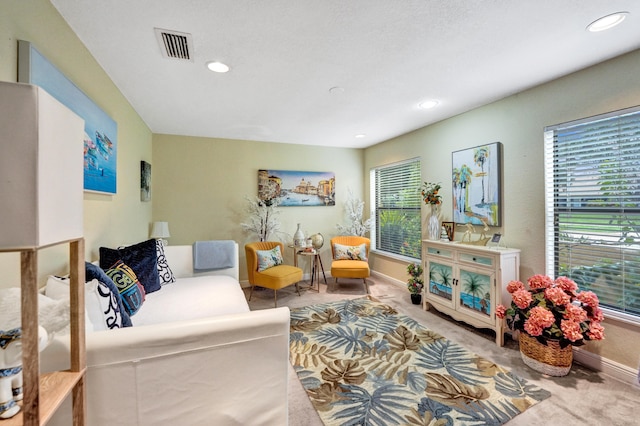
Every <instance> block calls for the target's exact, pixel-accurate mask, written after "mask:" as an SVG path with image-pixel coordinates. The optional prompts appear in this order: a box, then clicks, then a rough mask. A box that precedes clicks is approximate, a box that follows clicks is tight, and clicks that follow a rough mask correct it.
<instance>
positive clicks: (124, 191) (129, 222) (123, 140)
mask: <svg viewBox="0 0 640 426" xmlns="http://www.w3.org/2000/svg"><path fill="white" fill-rule="evenodd" d="M17 40H26V41H30V42H31V43H33V45H34V46H35V47H36V48H37V49H38V50H39V51H40V52H41V53H42V54H43V55H44V56H45V57H47V59H49V60H50V61H51V62H52V63H53V64H54V65H56V66H57V67H58V69H60V71H62V72H63V73H64V74H65V75H66V76H67V77H68V78H69V79H70V80H71V81H73V82H74V83H75V85H76V86H78V87H79V88H80V89H81V90H83V91H84V92H85V93H86V94H87V96H89V97H90V98H91V99H92V100H93V101H94V102H95V103H96V104H97V105H98V106H99V107H100V108H102V109H103V110H104V111H105V112H106V113H107V114H108V115H109V116H110V117H111V118H113V119H114V120H115V121H116V123H117V124H118V138H117V143H118V169H117V174H118V177H117V179H118V181H117V194H116V195H102V194H95V193H85V195H84V235H85V246H86V257H87V258H88V259H92V260H93V259H97V257H98V248H99V247H100V246H101V245H105V246H110V247H112V246H115V245H120V244H123V243H129V242H136V241H140V240H142V239H144V238H147V237H148V229H149V222H150V221H151V203H143V202H141V201H140V160H146V161H148V162H152V161H151V160H152V159H151V132H150V130H149V128H148V127H147V126H146V125H145V123H144V122H143V121H142V120H141V119H140V117H139V116H138V114H137V113H136V112H135V111H134V110H133V109H132V108H131V105H129V103H128V102H127V100H126V99H125V98H124V97H123V96H122V94H121V93H120V91H119V90H118V88H117V87H116V86H115V85H114V84H113V82H112V81H111V80H110V79H109V77H108V76H107V74H106V73H105V72H104V71H103V70H102V68H101V67H100V66H99V65H98V63H97V62H96V61H95V60H94V58H93V57H92V56H91V54H90V53H89V52H88V51H87V49H86V48H85V46H84V45H83V44H82V42H81V41H80V40H79V39H78V38H77V37H76V35H75V34H74V33H73V31H72V30H71V29H70V28H69V26H68V25H67V24H66V22H65V21H64V20H63V19H62V18H61V17H60V15H59V14H58V12H57V10H56V9H55V8H54V7H53V6H52V5H51V4H50V3H49V1H47V0H25V1H5V0H3V1H2V2H0V80H3V81H12V82H15V81H17V63H18V50H17V49H18V41H17ZM3 202H4V201H3ZM67 257H68V256H67V249H66V248H64V247H55V248H49V249H46V250H42V251H41V252H40V255H39V266H40V275H41V281H42V280H43V277H44V276H46V275H47V274H51V273H65V272H68V269H67V267H66V259H67ZM18 262H19V260H18V256H17V255H14V254H2V255H0V270H2V271H3V279H2V280H0V287H10V286H16V285H19V279H20V278H19V263H18Z"/></svg>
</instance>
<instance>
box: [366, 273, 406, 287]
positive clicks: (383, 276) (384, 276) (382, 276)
mask: <svg viewBox="0 0 640 426" xmlns="http://www.w3.org/2000/svg"><path fill="white" fill-rule="evenodd" d="M371 275H377V276H378V277H381V278H384V279H385V280H386V281H389V282H391V283H393V284H395V285H399V286H401V287H404V286H406V285H407V283H405V282H402V281H400V280H398V279H395V278H393V277H390V276H388V275H385V274H382V273H380V272H376V271H371Z"/></svg>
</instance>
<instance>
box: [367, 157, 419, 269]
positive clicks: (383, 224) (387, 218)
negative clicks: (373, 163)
mask: <svg viewBox="0 0 640 426" xmlns="http://www.w3.org/2000/svg"><path fill="white" fill-rule="evenodd" d="M371 192H372V193H371V200H372V202H373V206H372V210H373V211H372V217H373V218H374V227H373V229H372V231H373V232H372V240H373V241H372V246H373V248H374V249H375V250H378V251H381V252H386V253H390V254H396V255H401V256H407V257H410V258H412V259H420V253H421V245H422V229H421V222H422V221H421V219H420V208H421V202H422V198H421V197H420V159H418V158H414V159H411V160H407V161H404V162H401V163H395V164H391V165H387V166H383V167H378V168H375V169H372V170H371Z"/></svg>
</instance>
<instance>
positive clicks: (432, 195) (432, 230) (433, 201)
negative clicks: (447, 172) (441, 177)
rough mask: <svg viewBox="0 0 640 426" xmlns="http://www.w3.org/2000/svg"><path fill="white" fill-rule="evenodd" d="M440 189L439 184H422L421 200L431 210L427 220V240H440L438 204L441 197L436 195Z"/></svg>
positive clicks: (440, 201)
mask: <svg viewBox="0 0 640 426" xmlns="http://www.w3.org/2000/svg"><path fill="white" fill-rule="evenodd" d="M440 188H441V186H440V184H439V183H429V182H424V184H423V185H422V199H423V200H424V203H425V204H426V205H427V206H429V207H430V209H431V211H430V212H429V218H428V220H427V239H429V240H439V239H440V230H441V228H440V204H441V203H442V196H441V195H438V191H440Z"/></svg>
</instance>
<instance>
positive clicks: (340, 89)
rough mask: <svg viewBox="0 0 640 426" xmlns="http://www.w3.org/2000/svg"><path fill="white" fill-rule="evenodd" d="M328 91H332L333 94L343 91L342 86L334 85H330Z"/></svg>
mask: <svg viewBox="0 0 640 426" xmlns="http://www.w3.org/2000/svg"><path fill="white" fill-rule="evenodd" d="M329 93H332V94H334V95H340V94H342V93H344V88H342V87H340V86H335V87H332V88H331V89H329Z"/></svg>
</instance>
